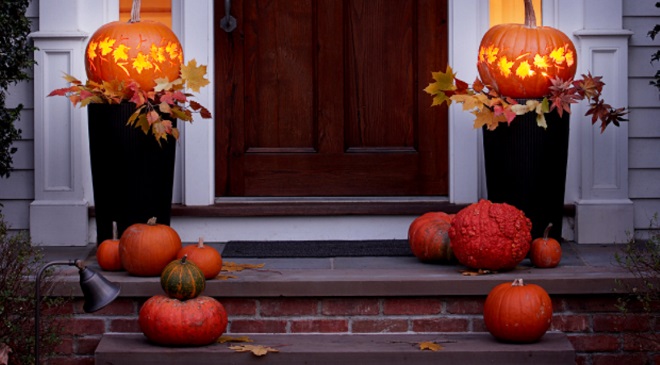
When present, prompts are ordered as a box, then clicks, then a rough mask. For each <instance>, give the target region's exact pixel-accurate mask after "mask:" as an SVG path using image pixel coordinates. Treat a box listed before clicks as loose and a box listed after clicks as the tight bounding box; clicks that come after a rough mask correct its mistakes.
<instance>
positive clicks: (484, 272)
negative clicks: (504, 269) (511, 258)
mask: <svg viewBox="0 0 660 365" xmlns="http://www.w3.org/2000/svg"><path fill="white" fill-rule="evenodd" d="M496 272H497V271H490V270H484V269H479V270H477V271H474V270H462V271H461V274H463V276H479V275H488V274H495V273H496Z"/></svg>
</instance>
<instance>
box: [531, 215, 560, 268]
mask: <svg viewBox="0 0 660 365" xmlns="http://www.w3.org/2000/svg"><path fill="white" fill-rule="evenodd" d="M550 229H552V223H548V226H547V227H546V228H545V231H543V237H539V238H536V239H534V240H533V241H532V245H531V247H530V249H529V260H530V261H531V262H532V265H534V266H536V267H539V268H553V267H557V265H559V262H560V261H561V245H560V244H559V242H558V241H557V240H556V239H554V238H551V237H548V236H549V235H550Z"/></svg>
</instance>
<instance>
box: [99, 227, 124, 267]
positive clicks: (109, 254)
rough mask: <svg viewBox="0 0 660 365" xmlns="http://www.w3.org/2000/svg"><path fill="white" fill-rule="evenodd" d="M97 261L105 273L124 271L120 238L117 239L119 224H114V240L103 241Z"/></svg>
mask: <svg viewBox="0 0 660 365" xmlns="http://www.w3.org/2000/svg"><path fill="white" fill-rule="evenodd" d="M96 261H97V262H98V264H99V266H100V267H101V269H103V270H105V271H119V270H121V269H123V266H122V264H121V258H120V257H119V237H117V222H112V238H109V239H107V240H103V242H101V244H99V246H98V247H97V248H96Z"/></svg>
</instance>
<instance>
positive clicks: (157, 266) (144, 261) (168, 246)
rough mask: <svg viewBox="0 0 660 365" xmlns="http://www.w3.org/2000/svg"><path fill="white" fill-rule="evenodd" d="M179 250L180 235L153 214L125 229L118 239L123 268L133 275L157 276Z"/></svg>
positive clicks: (174, 257)
mask: <svg viewBox="0 0 660 365" xmlns="http://www.w3.org/2000/svg"><path fill="white" fill-rule="evenodd" d="M180 249H181V238H180V237H179V234H178V233H177V232H176V231H175V230H174V229H173V228H172V227H170V226H167V225H164V224H158V223H156V217H153V218H151V219H149V221H148V222H147V223H146V224H144V223H135V224H132V225H131V226H129V227H128V228H126V230H125V231H124V233H123V234H122V235H121V238H120V239H119V257H120V258H121V264H122V265H123V266H124V269H126V271H127V272H128V273H129V274H131V275H136V276H160V274H161V272H162V271H163V269H164V268H165V266H167V264H169V263H170V262H171V261H172V260H174V259H176V254H177V252H179V250H180Z"/></svg>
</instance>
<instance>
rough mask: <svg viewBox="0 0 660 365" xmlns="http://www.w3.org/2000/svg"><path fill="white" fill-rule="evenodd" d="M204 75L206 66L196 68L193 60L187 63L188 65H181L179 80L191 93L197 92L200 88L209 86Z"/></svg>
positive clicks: (195, 62)
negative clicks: (184, 83)
mask: <svg viewBox="0 0 660 365" xmlns="http://www.w3.org/2000/svg"><path fill="white" fill-rule="evenodd" d="M204 75H206V65H199V66H197V61H196V60H195V59H194V58H193V59H192V60H190V61H188V64H186V65H181V78H182V79H183V80H184V81H185V82H186V86H187V87H188V88H189V89H190V90H192V91H193V92H199V89H200V88H201V87H204V86H206V85H208V84H209V80H208V79H206V78H205V77H204Z"/></svg>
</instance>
